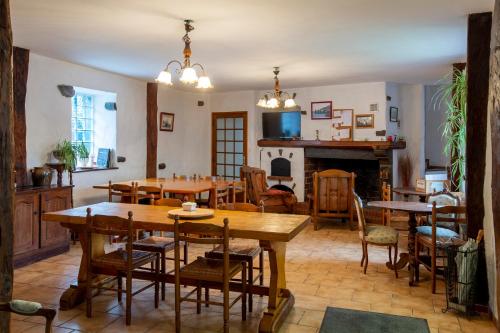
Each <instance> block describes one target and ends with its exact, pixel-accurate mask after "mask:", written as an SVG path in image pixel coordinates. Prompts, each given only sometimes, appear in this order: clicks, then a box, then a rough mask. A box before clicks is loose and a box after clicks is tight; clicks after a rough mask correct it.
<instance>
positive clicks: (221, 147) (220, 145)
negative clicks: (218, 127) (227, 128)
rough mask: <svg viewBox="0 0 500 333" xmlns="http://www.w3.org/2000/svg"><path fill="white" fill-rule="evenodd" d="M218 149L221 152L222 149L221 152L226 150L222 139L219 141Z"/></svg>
mask: <svg viewBox="0 0 500 333" xmlns="http://www.w3.org/2000/svg"><path fill="white" fill-rule="evenodd" d="M217 151H218V152H220V151H221V152H224V151H225V150H224V141H222V142H220V141H219V142H217Z"/></svg>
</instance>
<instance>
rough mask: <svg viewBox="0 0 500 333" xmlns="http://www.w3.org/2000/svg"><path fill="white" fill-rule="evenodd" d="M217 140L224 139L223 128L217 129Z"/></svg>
mask: <svg viewBox="0 0 500 333" xmlns="http://www.w3.org/2000/svg"><path fill="white" fill-rule="evenodd" d="M217 140H224V130H218V131H217Z"/></svg>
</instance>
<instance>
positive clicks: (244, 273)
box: [241, 261, 253, 320]
mask: <svg viewBox="0 0 500 333" xmlns="http://www.w3.org/2000/svg"><path fill="white" fill-rule="evenodd" d="M242 265H243V269H242V271H241V287H242V288H243V291H242V294H241V320H247V281H248V280H247V263H246V262H245V261H243V262H242ZM252 269H253V268H252ZM251 283H252V284H253V282H251ZM250 312H252V311H250Z"/></svg>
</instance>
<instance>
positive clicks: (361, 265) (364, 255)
mask: <svg viewBox="0 0 500 333" xmlns="http://www.w3.org/2000/svg"><path fill="white" fill-rule="evenodd" d="M361 250H362V252H363V256H362V257H361V263H360V265H359V266H360V267H363V264H364V263H365V257H366V254H365V243H363V242H361Z"/></svg>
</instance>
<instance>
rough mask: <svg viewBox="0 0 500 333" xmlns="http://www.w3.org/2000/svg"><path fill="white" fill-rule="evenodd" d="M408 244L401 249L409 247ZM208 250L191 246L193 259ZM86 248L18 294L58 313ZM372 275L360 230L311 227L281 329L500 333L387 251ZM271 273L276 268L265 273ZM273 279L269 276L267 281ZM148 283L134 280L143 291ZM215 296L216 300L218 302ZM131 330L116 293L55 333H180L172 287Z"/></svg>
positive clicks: (206, 313) (211, 314)
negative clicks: (325, 326)
mask: <svg viewBox="0 0 500 333" xmlns="http://www.w3.org/2000/svg"><path fill="white" fill-rule="evenodd" d="M405 246H406V244H401V248H402V249H404V248H405ZM202 252H203V249H202V248H191V255H192V257H193V258H194V256H195V255H197V254H201V253H202ZM80 255H81V249H80V248H79V246H74V247H72V248H71V251H69V252H68V253H66V254H63V255H60V256H57V257H53V258H50V259H47V260H45V261H42V262H38V263H36V264H33V265H30V266H27V267H23V268H21V269H18V270H16V271H15V278H14V280H15V287H14V297H15V298H17V299H27V300H34V301H38V302H41V303H43V304H44V305H47V306H50V307H53V308H57V304H58V302H59V297H60V295H61V293H62V292H63V291H64V289H65V288H66V287H67V286H68V285H69V284H70V283H71V282H72V281H74V280H75V279H76V276H77V274H78V265H79V262H80ZM369 257H370V258H369V259H370V264H369V266H368V271H367V274H366V275H364V274H363V273H362V270H361V268H360V267H359V261H360V258H361V246H360V244H359V241H358V239H357V232H354V231H349V229H348V228H346V227H345V226H342V225H340V224H334V223H333V224H326V225H325V226H324V227H323V228H322V229H321V230H319V231H313V229H312V228H311V227H308V228H307V229H306V230H304V231H303V232H302V233H301V234H300V235H299V236H297V237H296V238H295V239H294V240H293V241H292V242H290V243H289V246H288V248H287V266H286V269H287V285H288V288H289V289H291V290H292V292H293V293H294V294H295V299H296V302H295V308H294V309H293V310H292V312H291V313H290V315H289V316H288V317H287V319H286V322H285V324H284V325H283V326H282V328H281V331H280V332H288V333H292V332H301V333H308V332H312V333H315V332H318V330H319V326H320V325H321V321H322V319H323V315H324V311H325V309H326V307H327V306H336V307H343V308H350V309H359V310H369V311H376V312H382V313H390V314H396V315H403V316H414V317H420V318H426V319H427V320H428V323H429V326H430V328H431V332H434V333H437V332H439V333H450V332H464V333H467V332H473V333H488V332H492V333H493V332H497V331H496V330H495V328H494V326H493V324H492V322H491V321H488V320H487V319H485V318H479V317H475V318H474V319H472V320H468V319H465V318H462V317H459V316H457V315H455V314H453V313H442V311H441V309H442V308H443V306H444V305H445V296H444V294H443V292H444V289H443V286H444V284H443V283H442V282H439V284H438V294H437V295H432V294H431V292H430V283H429V275H428V273H427V271H425V270H424V269H421V271H422V272H421V282H420V284H419V286H418V287H413V288H410V287H408V271H407V270H404V271H402V272H400V277H399V279H395V277H394V274H393V272H391V271H388V270H387V269H386V267H385V261H386V260H387V249H385V248H377V247H370V248H369ZM266 271H267V272H269V270H266ZM268 277H269V274H267V278H268ZM140 285H141V282H140V281H138V282H136V283H134V286H135V287H139V286H140ZM219 294H220V293H219V292H213V295H214V296H213V297H219V296H220V295H219ZM266 302H267V299H266V298H260V297H254V312H253V314H251V316H249V317H248V319H247V321H246V322H244V323H243V322H242V321H241V320H240V310H239V306H238V305H237V306H235V308H233V309H232V310H231V323H230V325H231V331H232V332H256V331H257V328H258V325H259V318H260V315H261V312H262V311H263V310H264V308H265V305H266ZM132 303H133V305H132V313H133V318H132V325H131V326H129V327H126V326H125V319H124V315H123V313H124V308H123V306H122V304H119V303H118V302H117V300H116V297H115V296H114V294H111V293H109V292H106V293H105V294H104V295H101V296H98V297H96V298H95V303H94V316H93V318H91V319H88V318H86V316H85V313H84V304H82V305H80V306H79V307H78V308H76V309H73V310H70V311H58V313H57V317H56V319H55V322H54V326H55V327H54V330H53V331H54V333H69V332H73V333H76V332H80V331H81V332H136V333H142V332H148V333H155V332H173V324H174V314H173V303H174V302H173V288H172V287H171V286H169V287H168V289H167V300H166V301H165V302H161V304H160V308H159V309H154V305H153V294H152V290H151V289H149V290H148V291H146V292H144V293H141V294H139V295H137V296H135V297H134V298H133V301H132ZM221 310H222V309H221V308H220V307H216V306H211V307H210V308H209V309H206V308H204V307H203V308H202V313H201V314H200V315H197V314H196V312H195V308H194V304H190V303H187V304H186V305H183V310H182V319H183V320H182V324H183V332H220V331H221V328H222V327H221V326H222V313H221ZM42 322H43V321H42V319H41V318H36V317H21V316H17V315H15V316H13V317H12V321H11V327H12V330H11V332H16V333H17V332H29V333H35V332H43V325H41V323H42Z"/></svg>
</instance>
